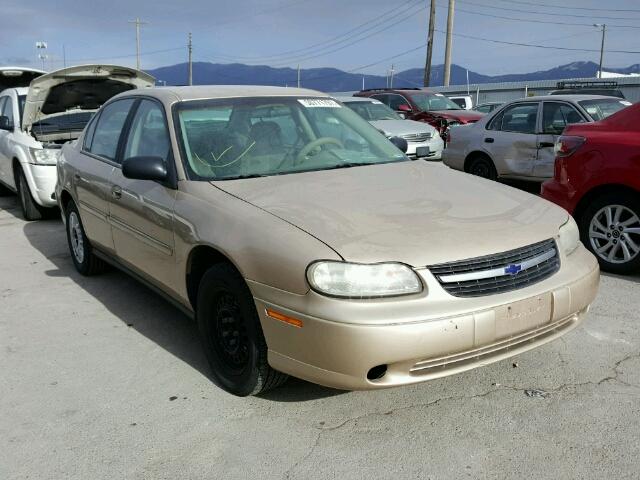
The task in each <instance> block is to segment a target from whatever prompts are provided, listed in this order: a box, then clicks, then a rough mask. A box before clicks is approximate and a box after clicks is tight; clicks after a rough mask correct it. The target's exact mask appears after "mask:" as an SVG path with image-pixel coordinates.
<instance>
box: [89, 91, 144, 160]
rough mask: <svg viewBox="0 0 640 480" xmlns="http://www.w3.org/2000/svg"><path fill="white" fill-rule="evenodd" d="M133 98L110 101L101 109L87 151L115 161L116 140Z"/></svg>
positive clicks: (118, 139)
mask: <svg viewBox="0 0 640 480" xmlns="http://www.w3.org/2000/svg"><path fill="white" fill-rule="evenodd" d="M134 101H135V100H134V99H132V98H128V99H126V100H118V101H116V102H113V103H110V104H109V105H107V106H106V107H104V108H103V109H102V112H101V113H100V117H99V118H98V121H97V122H96V126H95V132H94V133H93V140H92V141H91V148H90V149H88V151H89V152H91V153H93V154H94V155H98V156H100V157H104V158H106V159H108V160H111V161H115V159H116V153H117V151H118V142H119V141H120V135H121V133H122V127H123V126H124V123H125V121H126V120H127V116H128V115H129V110H131V106H132V105H133V102H134Z"/></svg>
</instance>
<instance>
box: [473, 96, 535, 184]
mask: <svg viewBox="0 0 640 480" xmlns="http://www.w3.org/2000/svg"><path fill="white" fill-rule="evenodd" d="M537 118H538V103H537V102H530V103H517V104H514V105H512V106H511V107H508V108H506V109H505V110H504V111H503V112H501V113H500V114H498V116H496V117H495V118H494V119H493V120H491V123H490V124H489V126H488V128H487V130H486V131H485V135H484V138H483V147H484V149H485V151H486V152H487V153H488V154H489V156H490V157H491V158H492V159H493V161H494V164H495V166H496V170H497V171H498V174H500V175H505V176H517V177H530V176H531V175H532V174H533V166H534V163H535V161H536V158H537V151H538V149H537V145H536V139H537V136H536V123H537Z"/></svg>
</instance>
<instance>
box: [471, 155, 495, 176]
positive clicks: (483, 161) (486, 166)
mask: <svg viewBox="0 0 640 480" xmlns="http://www.w3.org/2000/svg"><path fill="white" fill-rule="evenodd" d="M467 172H469V173H470V174H471V175H476V176H478V177H482V178H487V179H489V180H496V179H497V178H498V172H497V171H496V167H495V165H494V164H493V162H492V161H491V159H490V158H488V157H485V156H484V155H477V156H474V157H472V158H471V159H470V160H469V166H468V168H467Z"/></svg>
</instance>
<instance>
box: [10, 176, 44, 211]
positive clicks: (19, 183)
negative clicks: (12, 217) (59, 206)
mask: <svg viewBox="0 0 640 480" xmlns="http://www.w3.org/2000/svg"><path fill="white" fill-rule="evenodd" d="M16 187H17V190H18V201H19V202H20V209H21V210H22V216H23V217H24V219H25V220H28V221H32V220H40V219H41V218H42V217H43V216H44V215H45V214H46V213H47V210H48V209H46V208H44V207H41V206H40V205H38V204H37V203H36V201H35V200H34V199H33V195H31V190H29V184H28V183H27V178H26V177H25V176H24V172H23V171H22V168H19V169H18V173H17V176H16Z"/></svg>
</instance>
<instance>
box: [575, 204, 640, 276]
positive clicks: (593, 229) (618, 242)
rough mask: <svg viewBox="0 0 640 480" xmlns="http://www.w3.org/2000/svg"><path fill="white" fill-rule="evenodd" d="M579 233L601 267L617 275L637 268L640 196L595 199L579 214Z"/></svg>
mask: <svg viewBox="0 0 640 480" xmlns="http://www.w3.org/2000/svg"><path fill="white" fill-rule="evenodd" d="M580 235H581V237H582V242H583V243H584V244H585V246H586V247H587V248H588V249H589V250H591V252H592V253H593V254H594V255H595V256H596V257H597V259H598V262H599V263H600V267H601V268H602V269H603V270H605V271H608V272H612V273H619V274H627V273H632V272H634V271H637V270H640V196H637V195H633V194H626V193H621V194H607V195H603V196H601V197H598V198H596V199H595V200H594V201H593V202H592V203H591V205H589V207H588V208H587V209H586V210H585V212H584V213H583V215H582V218H581V221H580Z"/></svg>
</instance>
